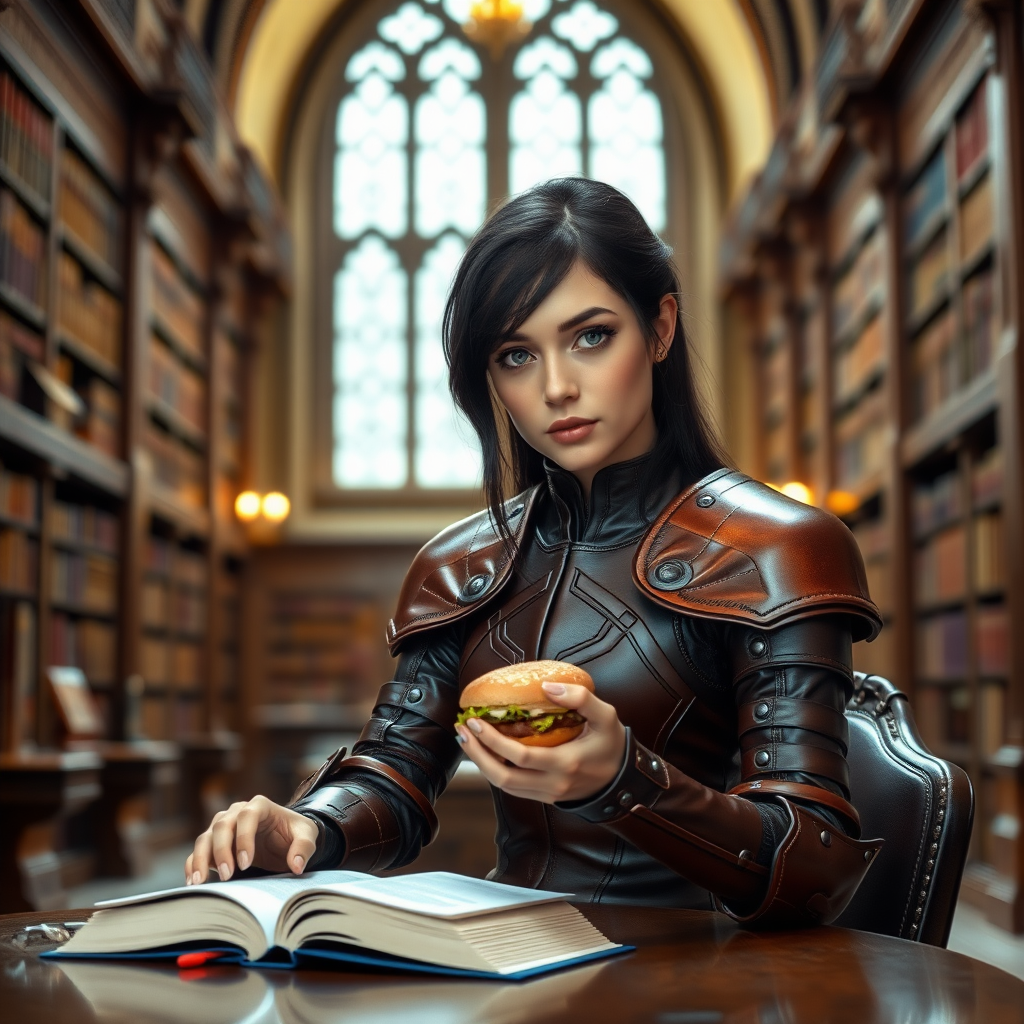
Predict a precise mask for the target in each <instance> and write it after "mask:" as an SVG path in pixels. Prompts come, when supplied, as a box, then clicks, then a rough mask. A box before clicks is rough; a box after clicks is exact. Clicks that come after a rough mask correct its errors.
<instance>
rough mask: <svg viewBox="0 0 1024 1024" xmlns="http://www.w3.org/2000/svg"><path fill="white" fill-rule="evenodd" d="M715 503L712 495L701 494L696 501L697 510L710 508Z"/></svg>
mask: <svg viewBox="0 0 1024 1024" xmlns="http://www.w3.org/2000/svg"><path fill="white" fill-rule="evenodd" d="M714 503H715V496H714V495H713V494H702V495H701V496H700V497H699V498H698V499H697V506H698V507H699V508H711V506H712V505H714Z"/></svg>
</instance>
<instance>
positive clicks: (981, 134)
mask: <svg viewBox="0 0 1024 1024" xmlns="http://www.w3.org/2000/svg"><path fill="white" fill-rule="evenodd" d="M987 153H988V79H987V78H983V79H982V80H981V82H980V83H979V84H978V86H977V88H975V90H974V92H972V93H971V95H970V98H969V99H968V100H967V102H966V103H965V104H964V106H963V109H962V110H961V111H960V113H959V115H958V116H957V119H956V175H957V180H958V181H962V180H963V179H964V178H965V177H966V176H967V175H968V174H969V173H970V171H971V170H972V169H973V168H974V167H975V166H976V165H977V163H978V161H979V160H980V159H982V158H983V157H984V156H985V155H986V154H987Z"/></svg>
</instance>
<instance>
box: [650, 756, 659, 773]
mask: <svg viewBox="0 0 1024 1024" xmlns="http://www.w3.org/2000/svg"><path fill="white" fill-rule="evenodd" d="M660 767H661V762H660V761H659V760H657V759H656V758H652V759H651V768H652V769H653V770H654V771H657V770H658V769H659V768H660Z"/></svg>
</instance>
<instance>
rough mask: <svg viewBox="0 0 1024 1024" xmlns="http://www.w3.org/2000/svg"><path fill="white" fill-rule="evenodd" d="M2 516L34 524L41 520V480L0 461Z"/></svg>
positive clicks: (0, 508)
mask: <svg viewBox="0 0 1024 1024" xmlns="http://www.w3.org/2000/svg"><path fill="white" fill-rule="evenodd" d="M0 516H3V517H4V518H5V519H13V520H15V521H16V522H19V523H24V524H25V525H26V526H34V525H36V524H37V523H38V522H39V481H38V480H37V479H36V478H35V477H34V476H28V475H27V474H25V473H14V472H12V471H11V470H9V469H7V468H6V467H5V466H4V464H3V463H2V462H0Z"/></svg>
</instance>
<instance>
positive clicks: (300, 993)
mask: <svg viewBox="0 0 1024 1024" xmlns="http://www.w3.org/2000/svg"><path fill="white" fill-rule="evenodd" d="M581 909H583V910H584V912H585V913H586V914H587V916H588V917H589V918H590V919H591V920H592V921H593V922H594V924H595V925H597V926H598V927H599V928H600V929H601V930H602V931H603V932H604V933H605V934H606V935H608V936H609V937H611V938H613V939H615V940H616V941H619V942H628V943H630V944H631V945H635V946H636V947H637V950H636V952H634V953H628V954H626V955H624V956H620V957H615V958H612V959H610V960H605V961H599V962H596V963H593V964H589V965H584V966H582V967H578V968H575V969H571V970H567V971H562V972H558V973H555V974H551V975H548V976H547V977H543V978H539V979H536V980H534V981H526V982H497V981H455V980H452V979H450V978H443V977H412V976H407V975H398V974H393V973H378V974H372V973H357V972H344V973H342V972H341V971H296V972H291V971H251V970H245V969H244V968H241V967H220V968H217V967H210V968H200V969H198V970H192V971H178V970H176V969H175V968H171V967H153V966H136V965H130V964H126V963H114V962H107V963H88V962H83V961H76V962H71V961H66V962H63V963H60V964H58V963H57V962H55V961H52V960H41V959H39V957H38V956H37V955H35V954H33V953H25V952H23V951H21V950H19V949H18V948H17V946H16V945H15V944H14V943H13V941H12V937H13V936H14V935H15V934H16V933H17V932H18V930H19V929H21V928H23V927H24V926H25V925H26V924H32V923H35V922H39V921H49V922H55V921H60V920H75V919H78V920H81V919H82V917H83V916H84V915H87V914H88V913H89V911H82V912H76V911H64V912H62V914H58V915H55V914H54V913H52V912H51V913H49V914H15V915H10V916H7V917H0V1016H2V1017H3V1019H4V1020H5V1021H11V1022H12V1024H13V1022H15V1021H17V1022H21V1021H29V1022H38V1024H65V1022H68V1024H70V1022H74V1024H86V1022H90V1021H105V1022H111V1024H113V1022H117V1024H128V1022H131V1024H136V1022H138V1024H146V1022H172V1021H190V1022H196V1024H236V1022H237V1024H243V1022H245V1024H274V1022H285V1024H300V1022H301V1024H312V1022H314V1021H323V1022H332V1024H333V1022H338V1024H341V1022H345V1024H363V1022H369V1021H388V1022H391V1021H429V1022H431V1024H448V1022H452V1024H471V1022H481V1024H482V1022H489V1024H490V1022H494V1024H513V1022H522V1024H547V1022H554V1021H574V1022H583V1024H602V1022H604V1021H615V1022H629V1021H652V1022H656V1024H804V1022H807V1024H821V1022H826V1021H827V1022H833V1024H835V1022H846V1021H849V1022H851V1024H871V1022H874V1021H883V1022H886V1024H933V1022H934V1024H939V1022H941V1024H952V1022H959V1021H977V1022H978V1024H1000V1022H1003V1021H1024V981H1020V980H1018V979H1016V978H1014V977H1012V976H1011V975H1009V974H1006V973H1005V972H1003V971H1000V970H998V969H996V968H995V967H990V966H989V965H987V964H983V963H980V962H979V961H976V960H971V959H970V958H969V957H965V956H961V955H960V954H959V953H951V952H949V951H948V950H944V949H936V948H934V947H932V946H923V945H919V944H917V943H913V942H906V941H904V940H901V939H892V938H888V937H885V936H879V935H871V934H868V933H866V932H855V931H846V930H843V929H840V928H819V929H816V930H812V931H806V932H789V933H775V934H764V935H759V934H753V933H749V932H744V931H742V930H740V929H738V928H736V927H735V925H733V924H732V922H731V921H729V920H728V919H726V918H724V917H721V916H719V915H716V914H712V913H707V912H703V911H686V910H649V909H637V908H631V907H583V908H581Z"/></svg>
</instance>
